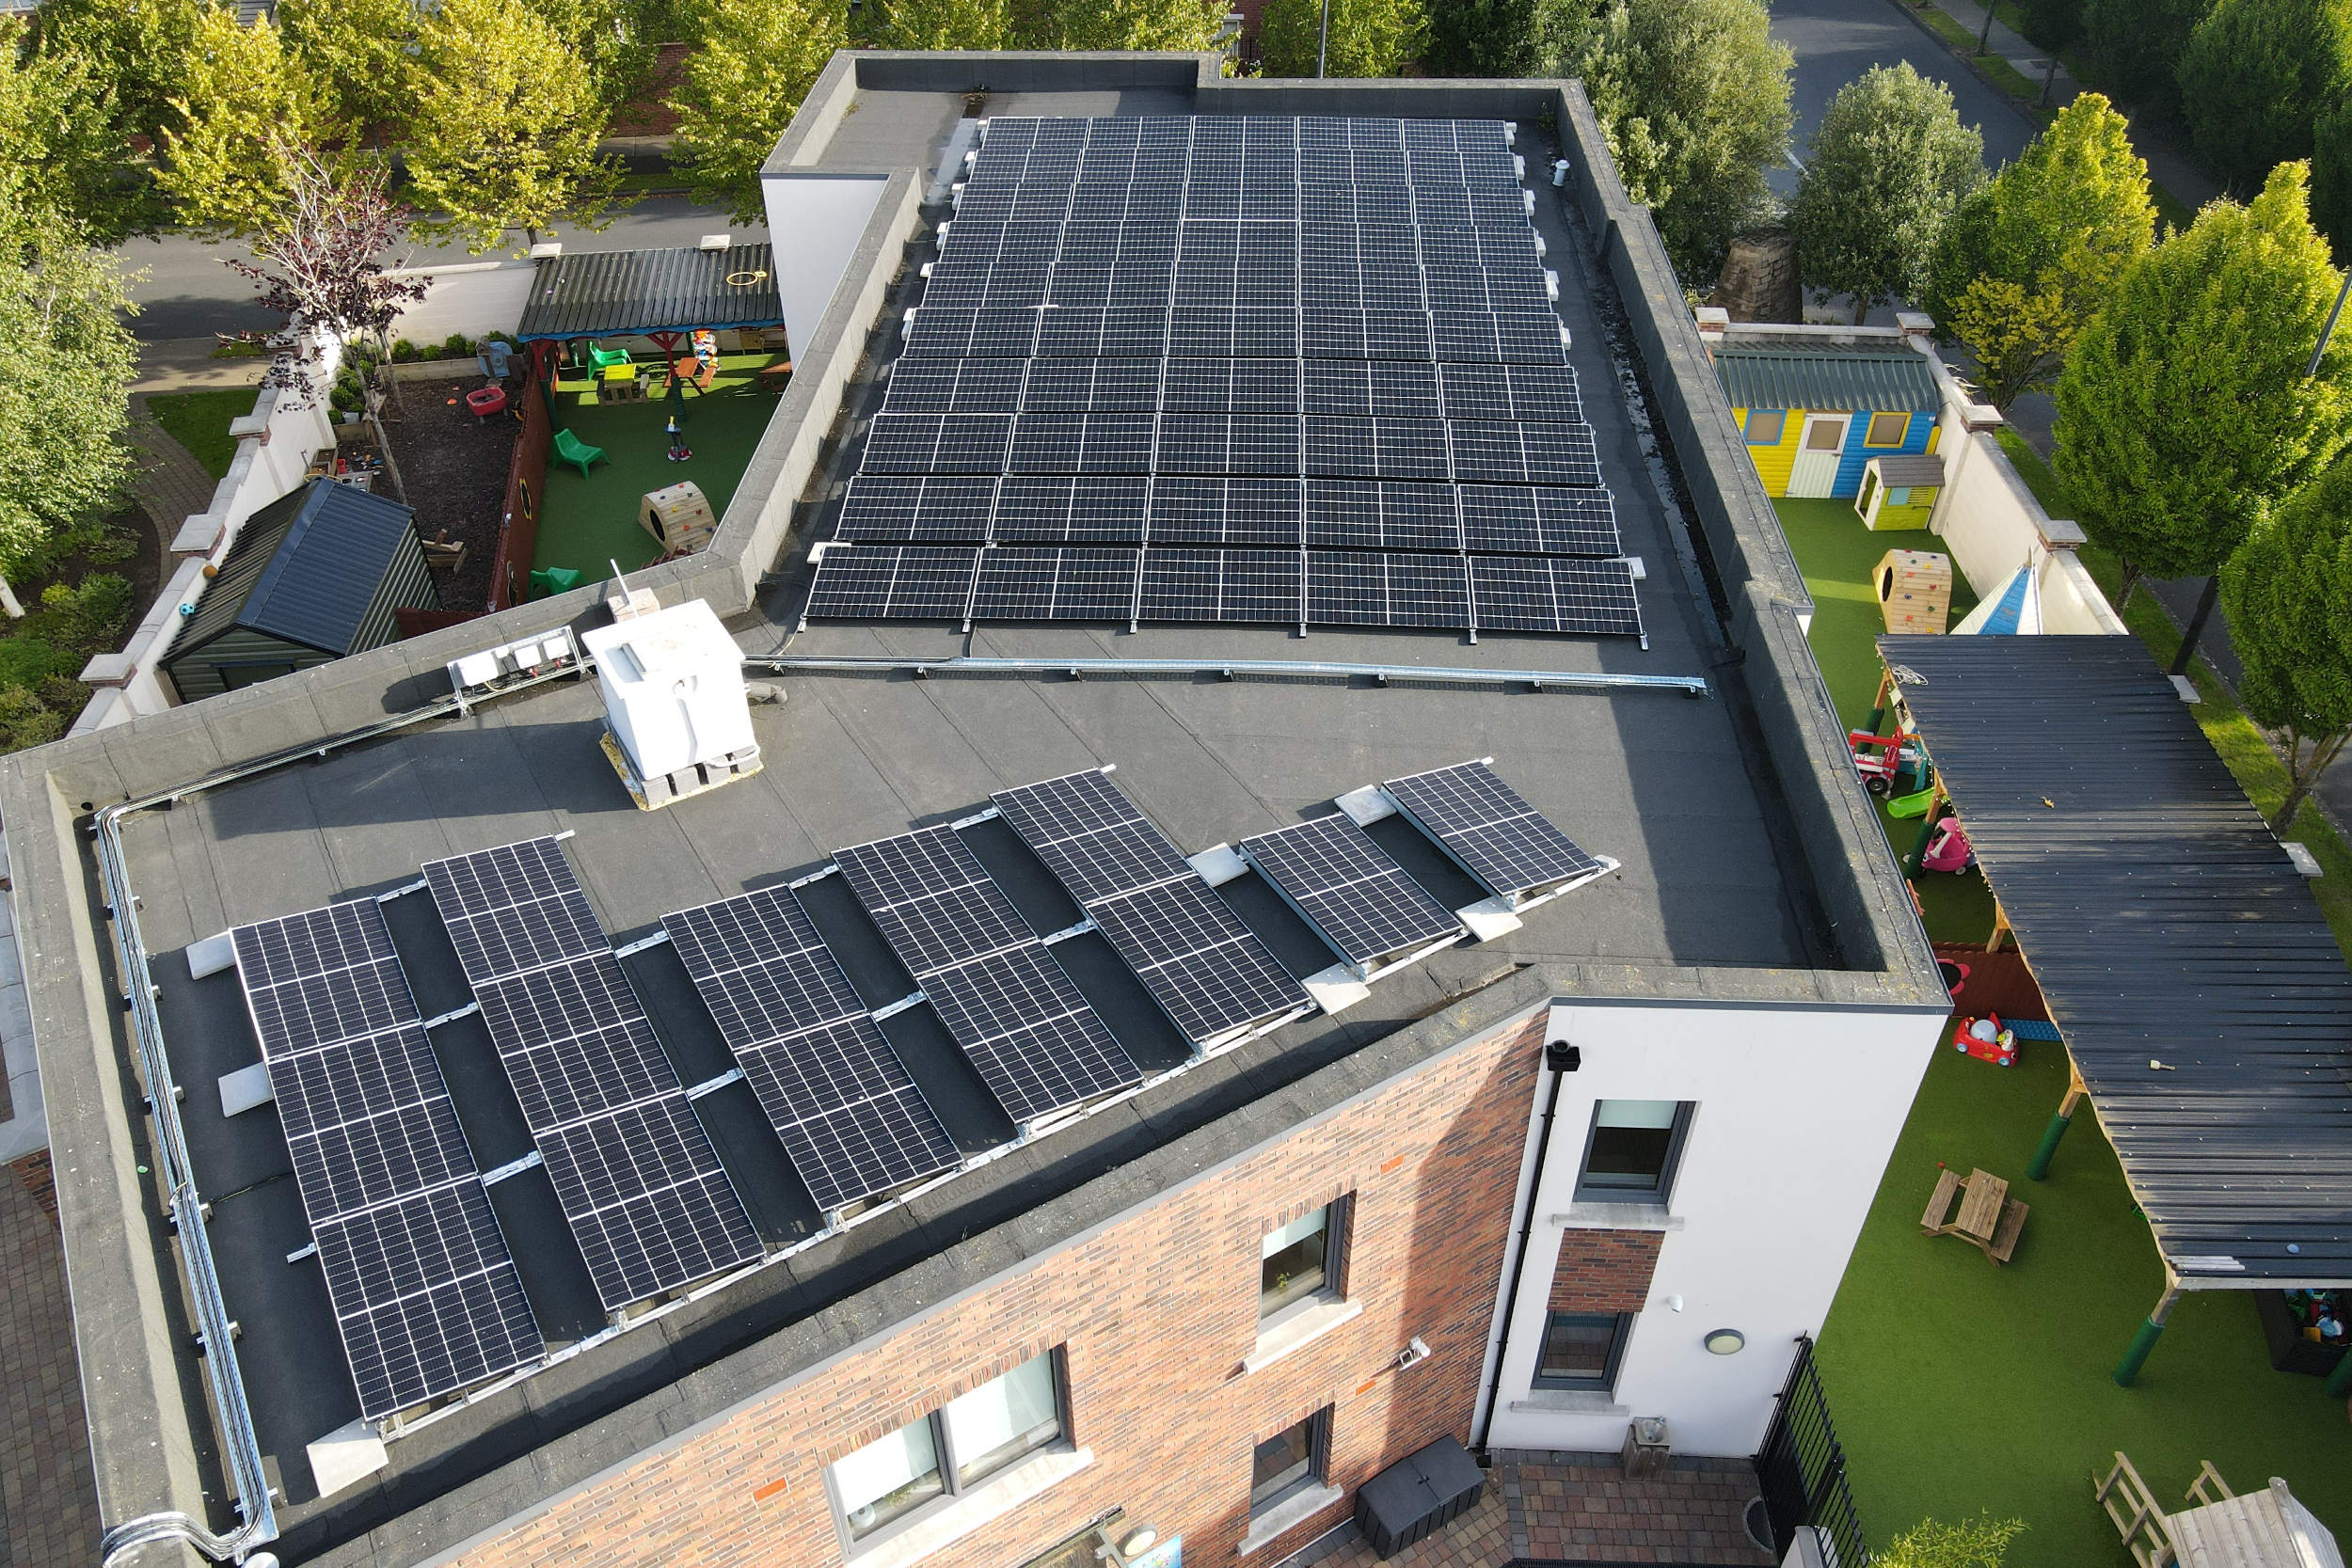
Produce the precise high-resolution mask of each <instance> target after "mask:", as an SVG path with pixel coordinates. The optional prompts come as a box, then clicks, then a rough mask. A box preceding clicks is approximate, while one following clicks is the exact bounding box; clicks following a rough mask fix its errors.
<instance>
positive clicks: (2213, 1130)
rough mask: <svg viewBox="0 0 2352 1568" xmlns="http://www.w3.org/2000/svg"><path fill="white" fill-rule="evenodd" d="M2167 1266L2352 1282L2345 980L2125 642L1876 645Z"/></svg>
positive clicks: (2214, 760) (2175, 697)
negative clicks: (2064, 1042) (2087, 1092)
mask: <svg viewBox="0 0 2352 1568" xmlns="http://www.w3.org/2000/svg"><path fill="white" fill-rule="evenodd" d="M1879 649H1880V651H1881V652H1882V653H1883V655H1884V656H1885V658H1886V661H1887V663H1888V665H1889V666H1890V667H1891V668H1893V669H1894V670H1895V671H1896V678H1897V679H1898V680H1899V682H1900V683H1901V693H1902V700H1903V703H1904V705H1905V706H1906V707H1907V708H1908V709H1909V711H1910V712H1911V714H1912V716H1913V718H1914V719H1915V720H1916V721H1918V724H1919V731H1920V734H1921V736H1923V737H1924V738H1925V740H1926V741H1927V745H1928V750H1929V752H1930V753H1931V755H1932V756H1933V757H1934V759H1935V771H1936V776H1937V778H1938V779H1939V780H1941V781H1942V783H1943V785H1944V788H1945V790H1946V791H1947V793H1948V794H1949V795H1950V797H1951V800H1952V803H1953V806H1954V808H1955V809H1956V810H1957V811H1958V813H1959V816H1960V819H1961V823H1962V825H1963V827H1964V828H1965V829H1966V830H1967V833H1968V842H1969V845H1970V847H1972V848H1974V849H1975V850H1976V852H1977V861H1978V863H1979V865H1981V866H1982V867H1983V868H1984V874H1985V877H1986V879H1988V880H1990V881H1991V882H1992V884H1993V893H1994V897H1995V898H1997V899H1998V900H1999V901H2000V908H2001V911H2002V912H2003V913H2004V914H2006V915H2007V916H2008V918H2009V923H2010V928H2011V929H2012V930H2014V931H2015V932H2016V934H2017V944H2018V947H2019V948H2020V950H2022V951H2023V952H2024V953H2025V955H2026V962H2027V963H2028V964H2030V965H2031V966H2032V969H2033V975H2034V979H2035V981H2036V982H2037V983H2038V984H2039V985H2040V986H2041V988H2042V996H2043V998H2044V999H2045V1000H2046V1001H2047V1002H2048V1003H2049V1005H2050V1018H2051V1021H2052V1022H2055V1023H2056V1024H2057V1025H2058V1033H2059V1034H2060V1035H2061V1036H2063V1037H2065V1041H2066V1049H2067V1052H2068V1053H2069V1054H2070V1055H2071V1056H2072V1057H2073V1058H2074V1066H2075V1068H2076V1069H2077V1070H2078V1071H2080V1072H2081V1074H2082V1079H2083V1085H2084V1086H2085V1087H2086V1088H2087V1089H2089V1090H2090V1101H2091V1104H2092V1105H2093V1106H2095V1107H2096V1108H2097V1110H2098V1113H2099V1124H2100V1126H2101V1127H2102V1128H2104V1129H2105V1130H2106V1134H2107V1140H2108V1141H2109V1142H2110V1143H2112V1144H2113V1145H2114V1146H2115V1152H2116V1157H2117V1158H2118V1159H2120V1160H2121V1161H2122V1164H2123V1175H2124V1179H2125V1180H2127V1181H2128V1182H2129V1183H2130V1185H2131V1189H2132V1196H2133V1197H2134V1198H2135V1199H2136V1200H2137V1202H2138V1204H2139V1206H2140V1209H2141V1210H2142V1212H2145V1213H2146V1214H2147V1216H2148V1224H2149V1227H2150V1228H2151V1229H2153V1231H2154V1232H2155V1239H2156V1246H2157V1249H2158V1250H2159V1251H2160V1252H2161V1253H2162V1254H2163V1255H2164V1259H2165V1261H2166V1262H2167V1263H2168V1264H2169V1266H2170V1267H2171V1268H2172V1269H2173V1270H2174V1271H2176V1272H2177V1273H2178V1274H2179V1275H2181V1276H2182V1277H2183V1278H2184V1280H2185V1281H2189V1282H2193V1283H2198V1284H2203V1285H2207V1286H2215V1285H2222V1286H2227V1285H2244V1286H2248V1287H2251V1286H2255V1285H2259V1284H2273V1285H2278V1284H2295V1283H2298V1282H2299V1283H2307V1284H2341V1283H2344V1282H2345V1281H2347V1280H2352V969H2347V968H2346V967H2345V965H2344V953H2343V950H2342V949H2341V948H2340V947H2338V946H2337V944H2336V939H2335V935H2334V933H2333V932H2332V931H2330V930H2329V929H2328V923H2327V921H2326V920H2324V919H2323V918H2321V915H2320V912H2319V906H2318V904H2317V902H2316V901H2315V900H2313V898H2312V894H2311V889H2310V888H2309V886H2308V885H2306V884H2305V882H2304V880H2303V878H2302V876H2301V875H2300V874H2299V873H2298V872H2296V869H2295V866H2294V864H2293V863H2291V862H2290V861H2289V860H2288V859H2287V856H2286V851H2285V850H2283V849H2281V848H2280V847H2279V841H2278V839H2277V837H2276V836H2275V835H2273V834H2272V833H2271V832H2270V830H2269V828H2268V827H2267V826H2266V825H2265V823H2264V821H2263V819H2262V816H2261V815H2260V814H2259V813H2257V812H2256V811H2255V810H2254V807H2253V805H2252V803H2251V802H2249V800H2247V798H2246V792H2245V791H2244V789H2242V788H2241V787H2240V786H2239V784H2238V782H2237V780H2236V779H2235V778H2234V777H2233V776H2232V774H2231V772H2230V770H2229V768H2227V767H2226V766H2225V765H2224V764H2223V763H2222V761H2221V758H2220V757H2219V756H2218V755H2217V754H2216V753H2215V752H2214V749H2213V745H2212V743H2211V742H2210V741H2208V740H2207V739H2206V738H2205V736H2204V732H2203V731H2202V730H2201V729H2200V728H2198V725H2197V721H2196V719H2195V717H2194V716H2193V715H2192V714H2191V713H2190V712H2189V709H2188V706H2187V705H2186V704H2185V703H2183V702H2182V701H2181V698H2180V693H2179V692H2177V691H2175V690H2174V689H2172V684H2171V682H2170V681H2169V680H2168V679H2166V677H2165V675H2164V673H2162V672H2161V671H2159V670H2158V669H2157V668H2156V665H2155V661H2154V660H2153V658H2151V657H2149V654H2148V650H2147V648H2146V647H2145V646H2143V645H2142V644H2141V642H2140V641H2139V640H2138V639H2137V638H2136V637H1882V638H1880V639H1879Z"/></svg>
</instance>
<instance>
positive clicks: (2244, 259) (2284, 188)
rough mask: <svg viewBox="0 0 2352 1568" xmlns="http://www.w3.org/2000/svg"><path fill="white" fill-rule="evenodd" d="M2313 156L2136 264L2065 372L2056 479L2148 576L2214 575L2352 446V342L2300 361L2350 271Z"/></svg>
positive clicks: (2126, 594) (2211, 211)
mask: <svg viewBox="0 0 2352 1568" xmlns="http://www.w3.org/2000/svg"><path fill="white" fill-rule="evenodd" d="M2306 179H2307V171H2306V169H2305V166H2303V165H2301V164H2299V163H2293V164H2281V165H2280V166H2278V167H2277V168H2276V169H2274V170H2272V171H2271V176H2270V180H2269V182H2268V183H2267V184H2265V186H2264V187H2263V192H2262V194H2261V195H2260V196H2258V197H2256V198H2254V200H2253V201H2252V202H2251V203H2250V204H2249V205H2246V206H2240V205H2239V204H2237V203H2236V202H2234V201H2229V200H2219V201H2215V202H2213V203H2211V204H2210V205H2208V206H2207V207H2206V208H2205V210H2204V211H2203V212H2202V213H2200V214H2198V215H2197V221H2196V222H2195V223H2194V224H2192V225H2190V227H2189V228H2188V230H2187V231H2186V232H2185V233H2180V234H2174V235H2170V236H2168V237H2167V238H2166V239H2165V241H2164V242H2163V243H2162V244H2160V245H2157V246H2156V247H2155V248H2154V249H2153V250H2151V251H2149V252H2148V254H2147V255H2145V256H2143V257H2141V258H2140V259H2139V260H2138V261H2135V262H2133V263H2132V264H2131V265H2130V266H2129V267H2127V268H2126V269H2125V270H2124V273H2123V276H2122V278H2121V279H2120V280H2119V281H2118V283H2117V285H2116V289H2115V293H2114V295H2113V297H2112V298H2110V299H2109V300H2108V302H2107V304H2106V308H2105V309H2102V310H2101V311H2100V312H2099V314H2098V315H2097V316H2095V317H2093V318H2092V319H2091V322H2090V325H2089V326H2087V327H2085V328H2084V330H2083V334H2082V336H2081V337H2080V338H2079V339H2077V340H2076V341H2075V343H2074V353H2073V354H2072V355H2071V356H2069V357H2068V359H2067V363H2066V372H2065V374H2063V375H2062V376H2060V377H2059V378H2058V425H2057V436H2058V454H2057V467H2058V477H2059V478H2060V479H2061V480H2063V481H2064V482H2065V483H2066V487H2067V489H2068V490H2069V491H2070V492H2071V493H2072V495H2073V496H2074V504H2075V508H2076V510H2077V512H2078V513H2079V515H2080V517H2081V521H2082V523H2083V526H2084V527H2085V528H2086V529H2087V530H2089V531H2090V536H2091V537H2092V538H2093V539H2094V540H2096V541H2097V542H2098V543H2099V544H2100V545H2102V546H2106V548H2108V549H2110V550H2112V551H2114V552H2115V554H2116V555H2117V556H2119V557H2121V558H2122V562H2123V563H2124V567H2125V572H2124V579H2123V590H2122V596H2121V600H2120V601H2119V603H2120V602H2122V601H2128V600H2129V598H2130V597H2131V592H2132V589H2133V588H2134V587H2135V586H2137V583H2138V580H2139V578H2141V576H2143V575H2144V574H2149V573H2153V574H2154V575H2155V576H2157V577H2166V578H2172V577H2189V576H2204V575H2207V574H2210V573H2213V572H2216V571H2217V570H2219V569H2220V566H2221V563H2222V562H2224V561H2227V560H2228V559H2229V558H2230V556H2231V554H2232V553H2233V551H2235V550H2236V548H2237V546H2239V545H2240V544H2241V543H2243V542H2244V541H2245V539H2246V536H2247V534H2248V532H2249V531H2250V530H2251V529H2252V527H2253V525H2254V523H2255V522H2256V521H2257V520H2258V519H2259V518H2260V517H2261V516H2262V515H2263V514H2264V513H2265V511H2266V510H2267V509H2268V508H2269V507H2270V506H2272V505H2274V504H2276V503H2277V502H2278V501H2279V500H2280V499H2282V498H2284V497H2286V496H2287V495H2290V494H2292V493H2293V492H2294V491H2296V490H2297V489H2299V488H2301V487H2302V486H2303V485H2305V484H2307V483H2311V481H2312V479H2313V478H2314V477H2315V476H2316V475H2317V474H2318V473H2319V472H2320V471H2321V470H2322V469H2324V468H2326V467H2328V464H2329V463H2331V462H2332V461H2333V460H2334V459H2335V457H2336V455H2337V454H2338V453H2339V452H2341V451H2344V447H2345V445H2346V443H2347V442H2352V344H2347V343H2346V342H2345V341H2344V338H2343V336H2342V335H2339V336H2338V338H2337V339H2336V341H2335V343H2334V345H2333V346H2332V347H2331V348H2330V349H2329V351H2328V357H2327V359H2326V360H2325V362H2323V363H2322V365H2321V366H2320V369H2319V373H2318V374H2317V375H2316V376H2312V377H2309V378H2307V377H2306V376H2305V375H2304V373H2303V372H2304V369H2305V367H2306V365H2307V364H2308V362H2309V360H2310V356H2311V352H2312V344H2313V343H2315V342H2316V341H2318V339H2319V329H2320V326H2321V325H2322V324H2323V323H2324V322H2325V321H2326V320H2327V317H2328V306H2329V305H2331V304H2332V303H2333V302H2334V299H2335V293H2336V285H2337V281H2338V275H2337V273H2336V270H2335V269H2334V268H2333V267H2332V266H2330V265H2329V264H2328V245H2327V242H2326V241H2324V240H2322V239H2321V238H2320V237H2319V235H2318V233H2317V232H2316V231H2314V230H2312V226H2311V219H2310V215H2309V212H2308V208H2307V205H2306V201H2305V196H2304V185H2305V181H2306Z"/></svg>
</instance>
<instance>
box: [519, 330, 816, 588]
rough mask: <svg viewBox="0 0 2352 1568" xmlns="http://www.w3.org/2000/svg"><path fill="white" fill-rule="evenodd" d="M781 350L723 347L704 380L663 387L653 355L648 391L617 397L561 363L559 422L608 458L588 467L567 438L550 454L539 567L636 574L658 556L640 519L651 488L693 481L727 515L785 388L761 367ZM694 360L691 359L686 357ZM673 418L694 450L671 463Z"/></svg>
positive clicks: (777, 360)
mask: <svg viewBox="0 0 2352 1568" xmlns="http://www.w3.org/2000/svg"><path fill="white" fill-rule="evenodd" d="M785 359H786V356H784V355H782V354H726V355H722V356H719V357H718V361H717V370H716V373H715V374H713V375H711V376H710V377H709V379H708V383H707V386H704V387H702V388H694V387H691V386H689V387H687V388H683V389H682V390H681V391H680V392H679V393H677V394H675V395H672V394H669V393H667V392H665V390H664V389H663V388H664V380H665V378H664V376H663V372H662V371H661V367H660V362H659V360H658V359H656V360H655V361H654V362H653V363H652V364H651V365H650V366H648V367H641V368H644V369H647V370H648V371H649V372H650V373H649V374H647V375H645V376H644V378H643V382H642V385H643V393H642V395H641V396H629V397H628V398H627V399H626V400H625V401H621V400H615V399H614V398H613V397H612V395H611V393H610V392H609V391H606V390H604V388H609V387H610V386H611V383H608V382H605V381H603V380H602V379H601V378H599V377H596V376H594V375H592V373H591V370H590V369H587V368H580V369H575V368H572V367H570V366H566V367H564V370H563V372H562V373H561V374H560V375H559V376H558V378H557V381H556V383H555V399H554V404H555V424H556V428H557V430H558V431H559V432H562V431H568V432H569V433H570V435H571V436H572V439H573V442H574V443H577V445H578V446H580V447H582V448H590V449H596V450H598V451H600V453H601V455H600V456H598V457H596V458H595V459H593V460H591V461H590V462H589V463H588V465H587V467H586V470H585V472H583V471H582V469H581V467H580V465H579V464H578V463H575V462H571V461H567V460H566V459H565V457H564V452H563V450H562V447H563V445H564V443H562V440H561V437H560V436H559V438H558V439H559V447H558V450H557V451H555V452H554V453H552V454H551V455H550V459H549V461H548V473H547V479H546V482H545V483H546V486H547V494H546V496H545V497H544V498H543V501H542V505H541V510H540V520H539V540H538V547H537V549H536V550H535V552H534V553H533V555H532V562H531V565H532V569H533V570H534V571H536V570H544V569H548V568H559V569H564V570H569V571H574V572H578V573H580V576H581V577H582V578H585V579H586V580H589V581H592V582H593V581H596V580H599V579H601V578H605V577H607V576H609V575H611V570H612V568H611V566H610V565H609V564H608V562H619V564H620V566H621V569H622V570H623V571H633V570H635V569H636V568H637V567H640V566H643V565H645V564H647V563H648V562H653V561H656V560H658V559H660V556H661V553H662V549H661V546H660V543H659V542H657V541H656V540H655V538H654V537H653V535H652V534H651V533H648V532H647V531H645V529H644V527H643V526H642V525H641V524H640V523H639V521H638V514H639V511H640V509H641V508H642V507H643V505H644V499H645V496H646V494H647V493H648V492H650V491H654V490H660V489H663V488H665V487H667V486H669V485H673V484H676V483H681V482H682V481H687V480H691V481H692V482H693V483H695V484H697V485H699V486H700V487H701V489H702V492H703V495H704V496H705V497H706V498H707V499H708V500H709V503H710V512H711V515H712V516H713V517H714V518H716V517H722V516H724V515H726V509H727V503H728V501H730V500H731V499H734V496H735V487H736V485H737V483H739V481H740V480H741V479H742V477H743V470H744V468H745V467H748V466H749V464H750V463H751V459H752V452H753V451H754V449H755V448H756V447H757V446H758V445H759V437H760V436H761V434H762V433H764V432H765V431H766V430H767V428H768V419H769V416H770V415H771V413H772V412H773V411H774V409H775V404H776V400H777V397H778V396H779V392H778V391H777V390H776V389H774V388H773V386H772V382H771V385H762V382H761V377H760V372H762V371H764V370H767V369H769V368H770V367H771V366H772V365H777V364H781V363H783V362H784V361H785ZM687 362H688V363H690V364H691V360H688V361H687ZM673 415H675V416H676V418H677V420H678V424H679V431H680V436H681V438H682V440H683V442H684V445H685V446H686V448H687V449H688V450H689V451H691V453H692V455H691V456H690V457H688V458H686V459H684V460H683V461H679V462H673V461H671V460H670V455H669V454H670V437H669V435H668V432H667V426H668V422H669V420H670V419H671V417H672V416H673Z"/></svg>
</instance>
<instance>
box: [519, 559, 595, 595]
mask: <svg viewBox="0 0 2352 1568" xmlns="http://www.w3.org/2000/svg"><path fill="white" fill-rule="evenodd" d="M583 580H585V579H583V578H581V576H580V573H578V572H576V571H574V570H572V568H570V567H569V566H541V567H539V568H537V569H536V570H534V571H533V572H532V574H531V596H532V598H534V599H544V598H546V597H548V595H549V594H568V593H570V592H571V591H572V590H573V589H575V588H578V587H579V586H580V583H581V582H582V581H583Z"/></svg>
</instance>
